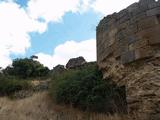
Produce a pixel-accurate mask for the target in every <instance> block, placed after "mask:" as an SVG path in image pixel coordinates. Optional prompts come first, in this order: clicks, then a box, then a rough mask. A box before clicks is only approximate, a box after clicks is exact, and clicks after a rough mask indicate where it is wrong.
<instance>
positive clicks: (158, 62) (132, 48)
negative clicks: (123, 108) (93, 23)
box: [97, 0, 160, 120]
mask: <svg viewBox="0 0 160 120" xmlns="http://www.w3.org/2000/svg"><path fill="white" fill-rule="evenodd" d="M97 63H98V66H99V68H100V69H101V70H102V72H103V77H104V79H106V78H112V80H113V81H114V82H115V83H116V84H117V85H119V86H125V87H126V94H127V98H126V99H127V102H128V109H129V112H138V113H141V115H144V116H146V118H145V119H149V120H150V119H151V120H152V118H153V120H160V0H158V1H155V0H140V1H139V2H138V3H134V4H132V5H130V6H129V7H127V8H126V9H124V10H122V11H120V12H118V13H113V14H112V15H108V16H107V17H105V18H104V19H102V20H101V21H100V23H99V25H98V26H97ZM149 117H150V118H149Z"/></svg>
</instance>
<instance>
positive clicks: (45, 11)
mask: <svg viewBox="0 0 160 120" xmlns="http://www.w3.org/2000/svg"><path fill="white" fill-rule="evenodd" d="M86 1H89V0H86ZM87 4H88V2H85V0H83V1H82V0H30V1H29V2H28V8H27V11H28V13H29V15H30V16H31V17H32V18H34V19H37V20H38V19H42V20H44V21H45V22H47V23H48V22H51V21H53V22H57V21H60V20H61V19H62V16H63V15H64V14H65V13H66V12H73V13H75V12H78V11H80V8H82V6H86V5H87Z"/></svg>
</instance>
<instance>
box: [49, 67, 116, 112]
mask: <svg viewBox="0 0 160 120" xmlns="http://www.w3.org/2000/svg"><path fill="white" fill-rule="evenodd" d="M115 89H116V86H115V85H113V84H110V81H109V80H102V74H101V72H100V71H98V68H97V67H96V65H90V66H87V67H84V68H81V69H77V70H68V71H66V72H64V73H63V74H59V75H55V76H54V79H53V81H52V84H51V87H50V93H51V95H52V98H53V99H54V101H55V102H56V103H58V104H71V105H73V106H74V107H78V108H80V109H82V110H87V111H94V112H110V113H112V112H113V111H115V108H114V107H113V106H115V105H114V104H115V102H114V96H116V92H115Z"/></svg>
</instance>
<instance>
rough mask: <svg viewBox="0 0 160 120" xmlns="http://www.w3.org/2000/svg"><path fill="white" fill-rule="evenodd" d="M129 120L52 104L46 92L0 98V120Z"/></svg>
mask: <svg viewBox="0 0 160 120" xmlns="http://www.w3.org/2000/svg"><path fill="white" fill-rule="evenodd" d="M125 119H126V120H130V119H129V118H127V117H126V118H125V117H120V116H118V115H114V116H107V115H104V114H94V113H83V112H80V111H78V110H76V109H73V108H70V107H66V106H59V105H55V104H53V102H52V101H51V99H50V97H49V96H48V93H47V92H39V93H35V94H33V96H31V97H28V98H25V99H16V100H11V99H9V98H7V97H1V98H0V120H125Z"/></svg>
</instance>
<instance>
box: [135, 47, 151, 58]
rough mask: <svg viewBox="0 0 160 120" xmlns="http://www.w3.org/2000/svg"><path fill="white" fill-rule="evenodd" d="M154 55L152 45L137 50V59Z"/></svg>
mask: <svg viewBox="0 0 160 120" xmlns="http://www.w3.org/2000/svg"><path fill="white" fill-rule="evenodd" d="M151 56H153V50H152V48H151V47H150V46H145V47H143V48H138V49H136V50H135V59H136V60H139V59H143V58H147V57H151Z"/></svg>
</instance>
